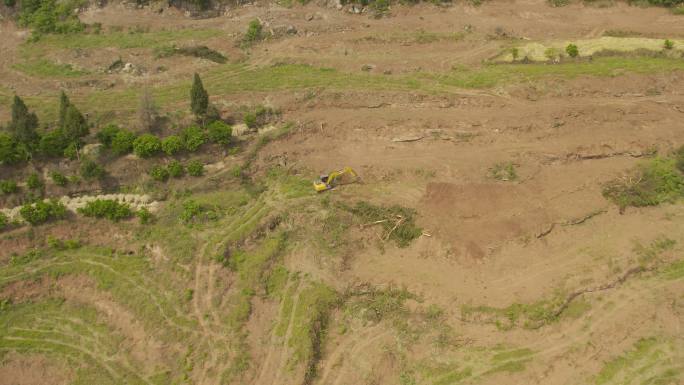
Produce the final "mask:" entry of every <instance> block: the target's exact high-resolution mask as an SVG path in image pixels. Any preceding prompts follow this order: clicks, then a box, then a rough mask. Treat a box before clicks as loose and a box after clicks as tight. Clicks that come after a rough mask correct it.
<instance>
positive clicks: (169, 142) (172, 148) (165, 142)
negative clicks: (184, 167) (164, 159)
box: [161, 135, 184, 155]
mask: <svg viewBox="0 0 684 385" xmlns="http://www.w3.org/2000/svg"><path fill="white" fill-rule="evenodd" d="M161 146H162V150H163V151H164V152H165V153H166V155H174V154H177V153H179V152H180V151H181V150H183V147H184V144H183V139H181V137H180V136H178V135H169V136H167V137H166V138H164V139H162V142H161Z"/></svg>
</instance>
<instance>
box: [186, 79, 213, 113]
mask: <svg viewBox="0 0 684 385" xmlns="http://www.w3.org/2000/svg"><path fill="white" fill-rule="evenodd" d="M190 107H191V109H192V113H193V114H195V116H197V117H198V118H202V117H204V115H206V113H207V107H209V94H208V93H207V91H206V90H205V89H204V85H203V84H202V79H200V76H199V75H198V74H197V73H195V76H194V78H193V80H192V88H191V89H190Z"/></svg>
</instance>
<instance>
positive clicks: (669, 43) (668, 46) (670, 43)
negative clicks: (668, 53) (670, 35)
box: [663, 39, 674, 50]
mask: <svg viewBox="0 0 684 385" xmlns="http://www.w3.org/2000/svg"><path fill="white" fill-rule="evenodd" d="M663 48H665V49H667V50H670V49H672V48H674V42H673V41H672V40H670V39H665V42H664V43H663Z"/></svg>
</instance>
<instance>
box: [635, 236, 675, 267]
mask: <svg viewBox="0 0 684 385" xmlns="http://www.w3.org/2000/svg"><path fill="white" fill-rule="evenodd" d="M676 243H677V242H675V241H674V240H672V239H669V238H665V237H660V238H657V239H656V240H654V241H652V242H651V243H650V244H649V245H648V246H644V245H642V244H641V243H637V244H636V245H635V246H634V252H635V253H636V255H637V256H638V257H639V263H640V264H641V265H642V266H646V265H648V264H649V263H651V262H653V261H657V260H658V258H659V257H660V255H661V254H662V253H663V252H665V251H668V250H672V249H673V248H674V246H675V244H676Z"/></svg>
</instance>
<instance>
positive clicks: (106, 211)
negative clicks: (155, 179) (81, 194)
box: [78, 199, 133, 221]
mask: <svg viewBox="0 0 684 385" xmlns="http://www.w3.org/2000/svg"><path fill="white" fill-rule="evenodd" d="M78 212H79V213H81V214H83V215H85V216H86V217H95V218H107V219H110V220H112V221H120V220H122V219H126V218H130V217H131V216H132V215H133V211H132V210H131V208H130V206H128V205H127V204H126V203H119V202H117V201H114V200H111V199H97V200H94V201H90V202H88V203H87V204H86V205H85V207H82V208H79V209H78Z"/></svg>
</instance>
